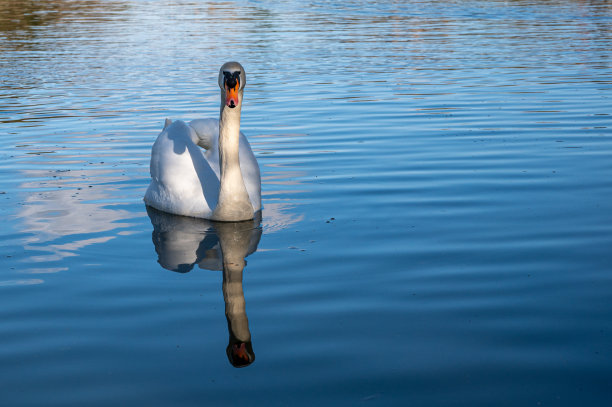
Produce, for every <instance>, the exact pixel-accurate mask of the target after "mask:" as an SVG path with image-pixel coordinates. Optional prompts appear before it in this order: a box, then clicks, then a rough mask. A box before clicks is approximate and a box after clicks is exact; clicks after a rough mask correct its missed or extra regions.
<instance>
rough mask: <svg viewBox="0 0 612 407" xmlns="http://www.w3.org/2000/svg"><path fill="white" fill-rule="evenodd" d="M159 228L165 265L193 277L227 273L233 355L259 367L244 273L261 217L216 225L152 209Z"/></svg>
mask: <svg viewBox="0 0 612 407" xmlns="http://www.w3.org/2000/svg"><path fill="white" fill-rule="evenodd" d="M147 213H148V214H149V218H151V223H152V224H153V243H154V244H155V251H156V252H157V255H158V261H159V264H161V266H162V267H163V268H165V269H168V270H172V271H176V272H179V273H187V272H189V271H191V270H192V269H193V267H194V266H195V265H196V264H197V265H198V266H199V267H200V268H202V269H207V270H222V271H223V299H224V300H225V316H226V318H227V326H228V331H229V344H228V345H227V349H226V351H227V357H228V359H229V361H230V363H231V364H232V365H233V366H234V367H245V366H248V365H250V364H251V363H253V361H254V360H255V353H254V352H253V345H252V344H251V333H250V331H249V321H248V319H247V316H246V309H245V301H244V292H243V290H242V271H243V269H244V267H245V265H246V260H245V257H247V256H248V255H250V254H251V253H254V252H255V251H256V250H257V245H258V244H259V239H260V238H261V227H260V223H261V215H259V216H256V218H255V219H253V220H250V221H244V222H213V221H209V220H206V219H196V218H188V217H185V216H177V215H172V214H169V213H165V212H161V211H158V210H156V209H154V208H151V207H147Z"/></svg>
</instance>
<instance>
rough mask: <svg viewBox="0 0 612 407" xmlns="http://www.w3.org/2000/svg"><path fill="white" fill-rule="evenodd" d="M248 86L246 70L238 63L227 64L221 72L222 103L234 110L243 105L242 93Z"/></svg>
mask: <svg viewBox="0 0 612 407" xmlns="http://www.w3.org/2000/svg"><path fill="white" fill-rule="evenodd" d="M244 85H246V74H245V72H244V68H243V67H242V65H240V64H239V63H238V62H226V63H224V64H223V66H222V67H221V69H220V70H219V87H220V88H221V94H222V95H223V96H222V102H223V103H224V104H225V106H227V107H229V108H231V109H233V108H235V107H238V106H240V103H242V92H243V90H244Z"/></svg>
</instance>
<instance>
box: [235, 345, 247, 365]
mask: <svg viewBox="0 0 612 407" xmlns="http://www.w3.org/2000/svg"><path fill="white" fill-rule="evenodd" d="M232 348H233V349H232V350H233V352H234V357H236V358H238V359H242V360H244V361H245V362H248V361H249V355H248V353H247V351H246V344H244V343H241V344H240V345H238V344H235V345H234V346H233V347H232Z"/></svg>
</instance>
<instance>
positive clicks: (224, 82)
mask: <svg viewBox="0 0 612 407" xmlns="http://www.w3.org/2000/svg"><path fill="white" fill-rule="evenodd" d="M218 83H219V88H220V89H221V108H220V113H219V120H216V119H198V120H193V121H191V122H189V124H186V123H184V122H182V121H180V120H176V121H174V122H173V121H171V120H169V119H166V123H165V125H164V129H163V130H162V132H161V133H160V134H159V136H158V137H157V140H155V143H154V144H153V147H152V149H151V164H150V172H151V183H150V184H149V187H148V188H147V191H146V193H145V196H144V201H145V204H147V205H148V206H151V207H153V208H156V209H159V210H161V211H164V212H169V213H173V214H176V215H183V216H191V217H195V218H204V219H210V220H215V221H226V222H234V221H243V220H251V219H253V218H254V217H255V215H256V214H257V213H258V212H259V211H261V177H260V175H259V165H258V164H257V159H256V158H255V155H254V154H253V151H252V150H251V146H250V145H249V142H248V140H247V139H246V137H245V135H244V134H243V133H242V132H240V112H241V109H242V99H243V93H244V87H245V85H246V74H245V71H244V68H243V67H242V65H240V64H239V63H238V62H227V63H225V64H223V66H221V69H220V70H219V78H218Z"/></svg>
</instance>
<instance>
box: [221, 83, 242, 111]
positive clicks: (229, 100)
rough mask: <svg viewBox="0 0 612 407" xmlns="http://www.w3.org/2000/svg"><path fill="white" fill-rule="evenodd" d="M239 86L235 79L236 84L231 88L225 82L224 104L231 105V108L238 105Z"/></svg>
mask: <svg viewBox="0 0 612 407" xmlns="http://www.w3.org/2000/svg"><path fill="white" fill-rule="evenodd" d="M239 87H240V83H239V82H238V81H236V86H234V87H233V88H229V87H228V86H227V84H225V105H226V106H229V107H231V108H232V109H233V108H234V107H236V106H238V88H239Z"/></svg>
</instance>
